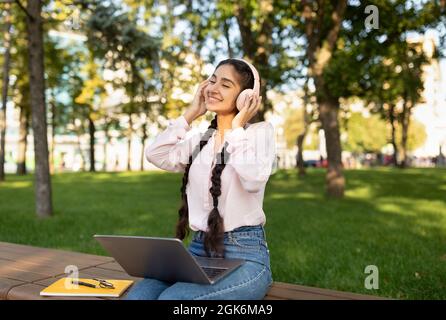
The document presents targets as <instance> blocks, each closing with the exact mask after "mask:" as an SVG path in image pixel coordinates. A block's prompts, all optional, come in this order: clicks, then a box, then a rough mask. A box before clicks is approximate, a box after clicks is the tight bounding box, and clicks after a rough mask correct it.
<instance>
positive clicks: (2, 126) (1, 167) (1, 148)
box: [0, 3, 11, 181]
mask: <svg viewBox="0 0 446 320" xmlns="http://www.w3.org/2000/svg"><path fill="white" fill-rule="evenodd" d="M4 10H5V12H6V16H5V32H4V35H3V39H4V40H3V47H4V50H5V53H4V56H3V57H4V58H3V59H4V61H3V87H2V105H1V106H0V107H1V109H0V181H4V180H5V153H6V152H5V146H6V145H5V142H6V141H5V140H6V104H7V102H8V88H9V69H10V61H11V4H10V3H6V4H5V9H4Z"/></svg>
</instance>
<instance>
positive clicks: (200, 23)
mask: <svg viewBox="0 0 446 320" xmlns="http://www.w3.org/2000/svg"><path fill="white" fill-rule="evenodd" d="M178 2H181V1H178ZM289 6H294V3H289V2H283V1H274V0H263V1H249V0H242V1H237V2H230V1H190V2H189V3H188V5H187V6H186V8H187V9H186V11H185V12H183V13H182V14H181V15H180V18H182V19H183V20H184V21H186V22H187V23H188V24H189V26H190V27H189V28H190V30H191V33H190V34H184V35H182V37H183V38H184V40H185V41H187V43H190V44H191V48H192V49H191V50H193V52H194V53H195V54H196V55H197V56H198V57H200V56H202V54H201V50H202V48H203V45H204V44H205V43H206V40H207V39H212V40H213V41H214V42H215V43H216V46H217V47H218V48H219V49H220V50H221V51H223V52H225V53H227V56H228V58H233V57H234V56H242V57H243V58H244V59H246V60H248V61H250V62H251V63H252V64H253V65H254V66H256V69H257V70H258V72H259V74H260V77H261V79H262V80H263V82H262V85H261V96H262V97H263V99H262V101H263V108H261V109H260V110H259V112H258V113H257V114H256V115H255V116H254V118H253V119H252V120H251V121H252V122H257V121H263V120H264V115H265V113H266V112H268V111H271V110H272V109H273V108H272V107H273V105H272V101H270V100H269V99H268V97H267V95H266V92H267V91H268V90H271V89H277V90H281V87H280V85H281V84H283V82H284V81H286V80H287V79H293V78H297V77H299V73H298V72H296V70H297V69H298V66H299V63H300V60H299V59H296V57H295V56H291V55H290V54H289V53H290V51H292V50H293V49H296V48H298V47H299V45H298V44H297V42H296V39H294V38H293V37H292V36H291V37H290V36H289V35H290V33H291V31H292V26H293V25H294V24H295V23H296V22H295V21H293V20H292V19H285V18H284V16H285V12H286V11H287V10H289ZM235 32H237V34H234V33H235ZM231 36H232V37H231ZM285 39H286V40H287V41H286V42H285V41H284V40H285ZM296 51H297V50H296ZM209 60H210V62H211V63H215V62H216V61H215V60H216V53H213V52H211V53H210V54H209ZM271 61H274V63H271Z"/></svg>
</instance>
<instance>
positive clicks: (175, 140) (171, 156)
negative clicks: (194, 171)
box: [145, 115, 198, 172]
mask: <svg viewBox="0 0 446 320" xmlns="http://www.w3.org/2000/svg"><path fill="white" fill-rule="evenodd" d="M191 129H192V128H191V126H190V125H189V124H188V122H187V121H186V118H184V116H183V115H181V116H180V117H178V118H176V119H174V120H171V121H170V123H169V126H168V127H167V128H166V129H165V130H164V131H163V132H161V133H160V134H158V135H157V136H156V137H155V140H154V141H153V142H152V144H151V145H149V146H148V147H147V148H146V150H145V156H146V158H147V160H148V161H149V162H151V163H153V164H154V165H155V166H156V167H158V168H160V169H163V170H167V171H171V172H184V170H185V168H186V165H187V164H188V162H189V156H190V155H191V154H192V151H193V150H192V148H194V144H193V142H194V141H195V140H196V137H197V134H195V135H193V136H191V137H189V138H188V139H186V140H184V138H185V136H186V134H187V132H188V131H189V130H191ZM197 143H198V142H197Z"/></svg>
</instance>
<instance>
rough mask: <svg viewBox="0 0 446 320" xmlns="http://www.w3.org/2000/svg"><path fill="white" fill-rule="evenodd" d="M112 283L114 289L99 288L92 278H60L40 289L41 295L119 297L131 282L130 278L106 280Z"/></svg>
mask: <svg viewBox="0 0 446 320" xmlns="http://www.w3.org/2000/svg"><path fill="white" fill-rule="evenodd" d="M71 280H79V281H82V282H86V283H90V284H94V285H95V286H96V288H90V287H86V286H82V285H75V284H72V283H71ZM106 281H107V282H109V283H111V284H113V286H114V287H115V288H114V289H109V288H101V287H99V282H97V281H95V280H92V279H81V278H79V279H72V278H62V279H59V280H57V281H56V282H54V283H53V284H51V285H50V286H48V287H46V288H45V289H43V290H42V291H40V295H41V296H50V297H115V298H117V297H120V296H121V295H122V294H123V293H124V291H125V290H127V288H128V287H130V286H131V285H132V284H133V281H132V280H107V279H106Z"/></svg>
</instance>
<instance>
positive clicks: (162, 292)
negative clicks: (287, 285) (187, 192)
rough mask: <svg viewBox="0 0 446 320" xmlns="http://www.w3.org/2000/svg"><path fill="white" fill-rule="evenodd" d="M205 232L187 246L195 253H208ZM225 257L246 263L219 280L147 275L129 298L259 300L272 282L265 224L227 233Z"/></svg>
mask: <svg viewBox="0 0 446 320" xmlns="http://www.w3.org/2000/svg"><path fill="white" fill-rule="evenodd" d="M203 241H204V233H203V232H202V231H198V232H195V233H194V236H193V239H192V242H191V244H190V246H189V248H188V250H189V252H190V253H191V254H192V255H193V256H201V257H206V253H205V251H204V245H203ZM224 245H225V258H228V259H231V258H232V259H235V258H237V259H244V260H245V263H244V264H243V265H242V266H240V267H238V268H237V269H236V270H235V271H233V272H232V273H230V274H229V275H227V276H225V277H224V278H223V279H221V280H219V281H218V282H217V283H214V284H212V285H210V284H197V283H189V282H175V283H170V282H165V281H160V280H157V279H153V278H145V279H143V280H141V281H139V282H138V283H136V284H134V285H133V286H132V287H131V289H130V291H129V293H128V294H127V296H126V297H125V299H126V300H157V299H158V300H226V299H229V300H260V299H263V298H264V296H265V295H266V293H267V292H268V289H269V287H270V285H271V284H272V282H273V279H272V274H271V267H270V258H269V250H268V245H267V242H266V236H265V229H264V228H263V226H261V225H258V226H245V227H240V228H237V229H235V230H233V231H229V232H225V235H224Z"/></svg>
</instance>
